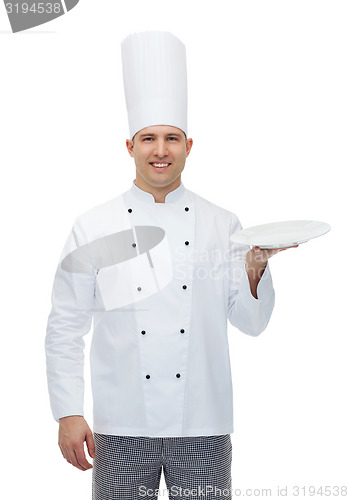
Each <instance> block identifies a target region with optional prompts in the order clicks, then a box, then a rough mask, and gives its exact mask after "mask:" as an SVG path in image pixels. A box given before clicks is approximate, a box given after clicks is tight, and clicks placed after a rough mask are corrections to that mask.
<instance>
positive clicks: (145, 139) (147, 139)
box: [143, 137, 153, 142]
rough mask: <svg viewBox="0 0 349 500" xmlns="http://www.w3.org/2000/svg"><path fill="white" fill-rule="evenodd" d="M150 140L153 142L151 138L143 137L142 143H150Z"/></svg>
mask: <svg viewBox="0 0 349 500" xmlns="http://www.w3.org/2000/svg"><path fill="white" fill-rule="evenodd" d="M152 140H153V138H152V137H144V139H143V141H145V142H150V141H152Z"/></svg>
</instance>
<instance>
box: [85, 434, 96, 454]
mask: <svg viewBox="0 0 349 500" xmlns="http://www.w3.org/2000/svg"><path fill="white" fill-rule="evenodd" d="M86 445H87V450H88V453H89V455H90V457H91V458H96V448H95V442H94V439H93V435H92V432H91V433H90V432H89V433H88V434H87V435H86Z"/></svg>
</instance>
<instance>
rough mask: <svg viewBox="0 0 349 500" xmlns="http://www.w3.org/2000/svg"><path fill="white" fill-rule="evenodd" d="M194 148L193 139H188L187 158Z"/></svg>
mask: <svg viewBox="0 0 349 500" xmlns="http://www.w3.org/2000/svg"><path fill="white" fill-rule="evenodd" d="M192 147H193V139H187V144H186V152H187V156H186V157H187V158H188V156H189V153H190V151H191V148H192Z"/></svg>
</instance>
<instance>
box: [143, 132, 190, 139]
mask: <svg viewBox="0 0 349 500" xmlns="http://www.w3.org/2000/svg"><path fill="white" fill-rule="evenodd" d="M155 136H156V134H153V133H149V134H141V135H140V136H139V137H140V138H142V137H155ZM169 136H171V137H181V134H178V133H176V132H174V133H173V134H166V137H169Z"/></svg>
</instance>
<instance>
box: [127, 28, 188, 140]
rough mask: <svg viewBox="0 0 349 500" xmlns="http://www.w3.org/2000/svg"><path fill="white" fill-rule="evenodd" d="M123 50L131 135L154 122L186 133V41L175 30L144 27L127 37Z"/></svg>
mask: <svg viewBox="0 0 349 500" xmlns="http://www.w3.org/2000/svg"><path fill="white" fill-rule="evenodd" d="M121 53H122V66H123V77H124V90H125V97H126V106H127V112H128V123H129V129H130V137H131V138H133V136H134V135H135V134H136V133H137V132H139V131H140V130H142V129H143V128H145V127H150V126H152V125H171V126H172V127H177V128H179V129H181V130H183V132H184V133H185V134H187V66H186V53H185V45H184V44H183V43H182V42H181V41H180V40H179V39H178V38H177V37H175V36H174V35H172V33H168V32H165V31H144V32H141V33H134V34H132V35H129V36H128V37H126V38H125V39H124V40H123V42H122V44H121Z"/></svg>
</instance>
